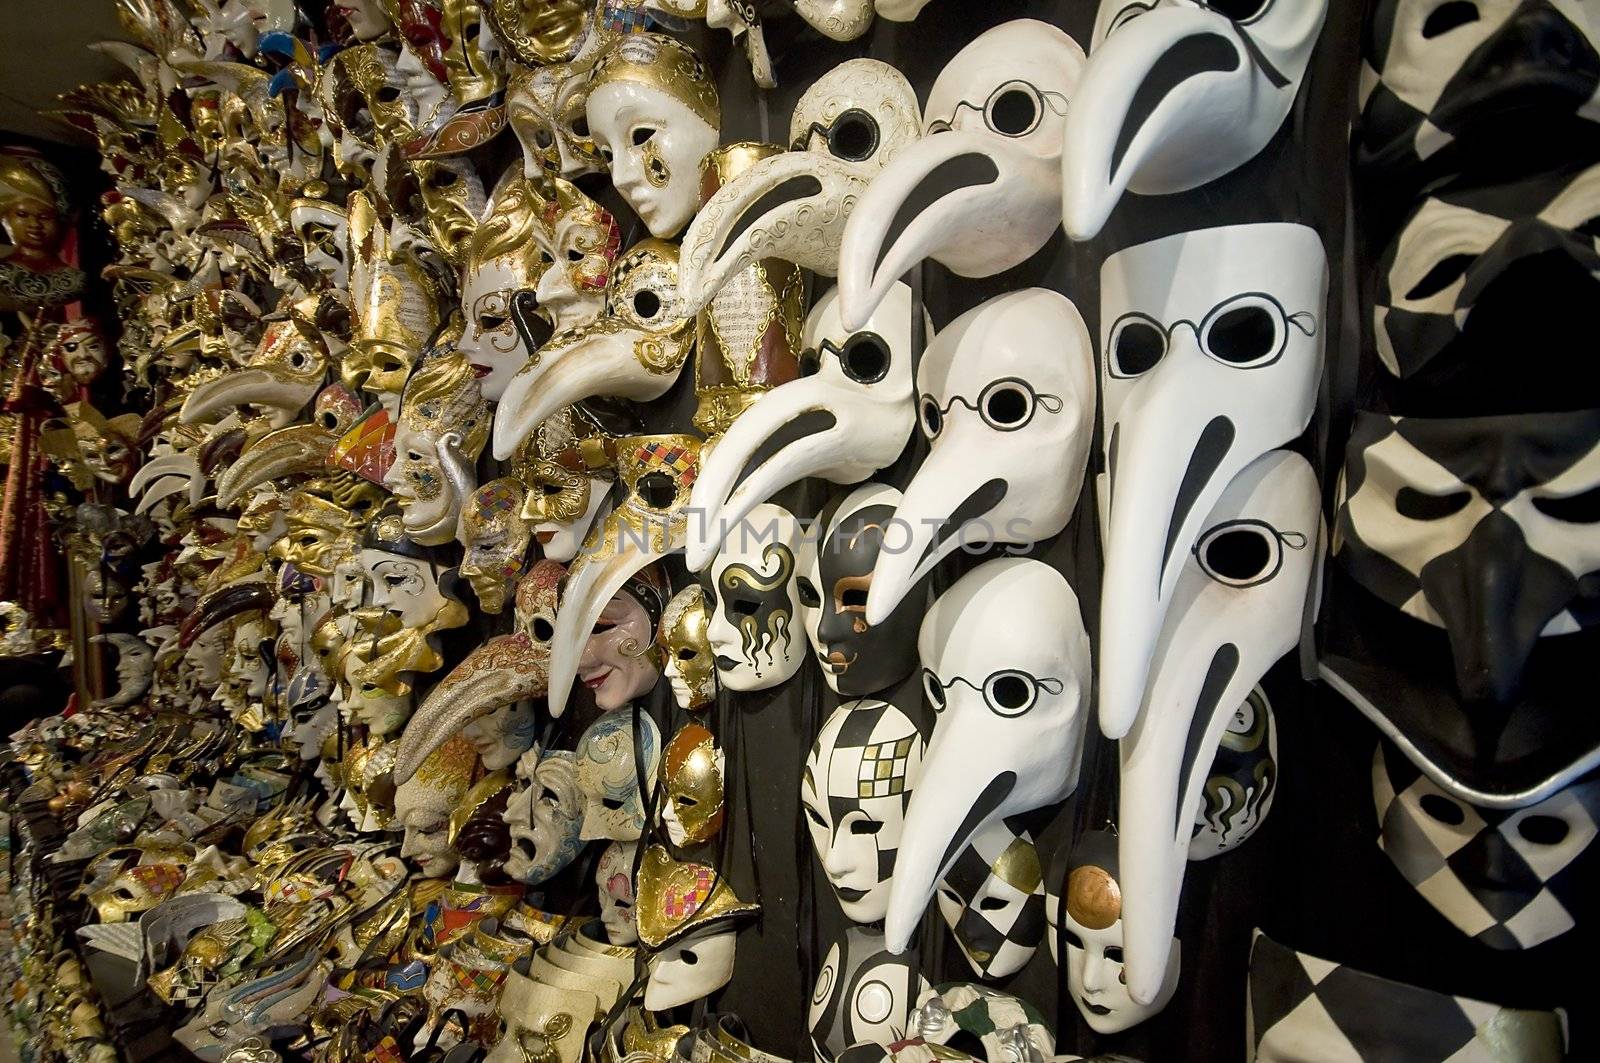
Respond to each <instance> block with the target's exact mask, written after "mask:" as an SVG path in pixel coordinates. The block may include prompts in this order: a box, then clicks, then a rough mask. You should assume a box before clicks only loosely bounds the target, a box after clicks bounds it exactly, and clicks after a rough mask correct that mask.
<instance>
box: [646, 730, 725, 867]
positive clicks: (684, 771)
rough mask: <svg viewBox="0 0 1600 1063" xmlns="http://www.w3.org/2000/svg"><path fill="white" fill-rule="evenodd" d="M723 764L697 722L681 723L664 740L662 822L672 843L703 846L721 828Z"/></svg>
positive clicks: (682, 845) (723, 758) (722, 759)
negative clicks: (676, 731)
mask: <svg viewBox="0 0 1600 1063" xmlns="http://www.w3.org/2000/svg"><path fill="white" fill-rule="evenodd" d="M725 764H726V758H725V757H724V755H723V752H722V750H720V749H718V748H717V742H716V739H715V738H714V737H713V736H712V734H711V732H710V731H708V730H706V729H705V728H704V727H701V726H700V725H699V724H697V723H686V724H684V725H683V726H682V727H680V728H679V729H678V733H677V734H675V735H673V736H672V741H670V742H668V743H667V749H666V753H665V754H664V755H663V756H662V760H661V788H662V790H663V791H664V797H663V803H662V805H661V821H662V823H663V824H664V825H665V826H666V828H667V839H668V840H669V841H671V842H672V844H673V845H676V846H678V847H679V848H682V847H684V846H686V845H702V844H704V843H705V842H708V841H710V840H711V839H712V838H714V837H716V835H717V832H718V831H720V830H721V829H722V805H723V790H722V775H723V769H724V766H725Z"/></svg>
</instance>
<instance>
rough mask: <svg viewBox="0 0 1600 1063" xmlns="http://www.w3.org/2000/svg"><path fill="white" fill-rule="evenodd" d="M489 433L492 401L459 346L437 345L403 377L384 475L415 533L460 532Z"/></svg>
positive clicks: (436, 536) (429, 540) (436, 539)
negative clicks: (390, 454) (392, 453)
mask: <svg viewBox="0 0 1600 1063" xmlns="http://www.w3.org/2000/svg"><path fill="white" fill-rule="evenodd" d="M488 439H489V404H488V402H487V401H485V400H484V397H483V393H482V391H481V389H480V386H479V377H478V374H477V372H476V370H475V369H474V368H473V366H472V363H471V362H469V361H468V360H467V356H466V355H465V354H463V353H461V352H460V351H458V350H455V349H454V348H450V347H439V348H435V349H434V350H433V351H432V352H430V353H429V354H428V355H427V356H426V357H424V358H423V359H422V362H421V363H420V364H419V365H418V366H417V369H416V371H415V372H414V373H412V374H411V379H410V380H408V381H407V382H406V388H405V393H404V396H403V397H402V399H401V402H400V421H399V424H398V425H397V427H396V429H395V437H394V447H395V461H394V464H393V465H391V466H390V467H389V471H388V472H387V473H385V474H384V478H383V482H384V486H386V487H388V488H389V489H390V490H391V491H392V492H394V496H395V499H396V500H397V501H398V502H399V504H400V514H401V517H400V520H401V524H402V525H403V526H404V528H405V534H406V535H407V536H408V537H409V538H410V539H411V540H413V541H414V542H417V543H420V544H422V545H424V546H442V545H444V544H445V543H448V542H451V541H452V540H454V539H455V538H456V531H457V527H458V525H459V523H460V520H461V507H462V505H463V504H464V503H465V502H466V500H467V498H468V497H469V496H470V495H471V494H472V492H473V491H474V490H475V489H476V487H477V468H476V466H477V460H478V455H479V454H480V453H482V452H483V447H484V444H485V443H486V442H488Z"/></svg>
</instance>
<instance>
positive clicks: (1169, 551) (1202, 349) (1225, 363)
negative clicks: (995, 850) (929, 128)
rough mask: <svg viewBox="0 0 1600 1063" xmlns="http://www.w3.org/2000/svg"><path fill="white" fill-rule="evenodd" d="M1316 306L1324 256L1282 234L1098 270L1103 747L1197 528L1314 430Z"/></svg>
mask: <svg viewBox="0 0 1600 1063" xmlns="http://www.w3.org/2000/svg"><path fill="white" fill-rule="evenodd" d="M1327 291H1328V270H1327V259H1326V256H1325V255H1324V254H1323V251H1322V242H1321V241H1320V240H1319V239H1318V238H1317V234H1316V233H1315V232H1314V231H1312V230H1311V229H1308V228H1306V227H1305V226H1302V225H1292V224H1265V225H1238V226H1230V227H1225V228H1220V229H1204V230H1200V231H1198V232H1191V233H1179V234H1177V235H1175V236H1169V237H1166V238H1164V239H1161V240H1156V241H1153V242H1151V243H1148V244H1140V245H1139V246H1137V247H1132V248H1129V249H1127V250H1125V251H1120V252H1118V253H1117V254H1115V255H1112V256H1111V257H1110V258H1109V259H1107V260H1106V263H1105V267H1104V268H1103V269H1102V270H1101V273H1100V299H1101V314H1100V335H1101V352H1102V366H1101V396H1102V403H1101V417H1102V424H1101V428H1102V445H1103V447H1104V448H1105V465H1104V468H1105V470H1106V472H1105V473H1104V474H1103V477H1102V483H1101V484H1100V487H1101V490H1100V504H1101V516H1102V520H1101V527H1102V529H1104V530H1103V532H1102V541H1103V542H1104V543H1105V577H1104V580H1103V582H1102V593H1101V607H1100V630H1102V631H1115V632H1117V638H1115V639H1108V640H1106V642H1105V644H1104V645H1103V646H1102V647H1101V652H1100V661H1099V683H1100V690H1099V693H1100V702H1099V703H1100V710H1099V711H1100V728H1101V730H1102V731H1104V732H1105V734H1106V736H1107V737H1109V738H1121V737H1122V736H1123V735H1124V734H1126V733H1127V731H1128V728H1129V727H1131V726H1132V725H1133V719H1134V716H1135V715H1136V714H1137V713H1138V710H1139V703H1140V698H1141V697H1142V696H1143V694H1144V690H1145V680H1146V678H1147V676H1148V675H1149V671H1150V663H1151V658H1152V655H1153V654H1154V652H1155V644H1156V639H1157V638H1158V637H1159V635H1160V633H1161V625H1162V620H1163V617H1164V616H1165V613H1166V610H1167V608H1168V606H1169V604H1170V603H1171V602H1172V600H1173V590H1174V588H1175V587H1176V586H1177V582H1178V575H1179V573H1180V572H1181V571H1182V570H1183V566H1184V560H1185V558H1186V556H1187V553H1186V551H1187V550H1188V548H1189V547H1190V546H1193V545H1194V544H1195V543H1196V542H1197V541H1198V539H1199V536H1200V531H1201V529H1202V527H1203V522H1204V521H1205V520H1206V517H1207V514H1209V513H1210V512H1211V510H1212V508H1213V507H1214V506H1215V505H1216V504H1217V500H1218V499H1219V498H1220V497H1221V496H1222V492H1223V491H1224V490H1225V489H1226V488H1227V486H1228V484H1230V483H1231V482H1232V481H1233V479H1234V478H1235V477H1236V476H1238V475H1239V473H1240V472H1241V471H1243V469H1244V468H1245V466H1247V465H1249V464H1250V463H1251V462H1252V461H1254V460H1255V459H1256V458H1258V457H1260V456H1261V455H1262V454H1265V453H1266V452H1267V451H1269V450H1271V449H1272V448H1274V447H1280V446H1283V445H1284V444H1285V443H1288V442H1289V441H1290V440H1292V439H1294V438H1295V437H1296V436H1298V435H1299V434H1300V433H1301V432H1303V431H1304V430H1305V427H1306V425H1307V424H1308V423H1309V422H1310V420H1311V413H1312V409H1313V408H1314V406H1315V403H1316V395H1317V381H1318V378H1319V377H1320V375H1321V372H1322V349H1323V334H1324V331H1325V330H1324V327H1323V326H1324V321H1323V306H1324V304H1325V302H1326V299H1327ZM1245 689H1246V690H1248V689H1249V688H1248V687H1246V688H1245ZM1242 698H1243V693H1242V692H1241V694H1240V696H1239V699H1242ZM1234 704H1237V700H1236V701H1235V702H1234ZM1186 807H1187V806H1186Z"/></svg>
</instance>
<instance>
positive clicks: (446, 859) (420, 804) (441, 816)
mask: <svg viewBox="0 0 1600 1063" xmlns="http://www.w3.org/2000/svg"><path fill="white" fill-rule="evenodd" d="M477 768H478V751H477V750H475V749H474V748H473V747H472V743H471V742H468V741H467V740H466V739H465V738H462V737H461V736H460V735H456V736H455V737H453V738H451V739H449V740H448V741H446V742H445V743H444V744H443V745H441V746H439V747H438V748H437V749H435V750H434V751H433V752H432V753H430V754H428V756H427V757H426V758H425V759H424V760H423V761H422V764H421V765H420V766H419V767H418V768H417V770H416V773H415V774H414V775H412V776H411V777H410V778H409V779H407V780H406V781H405V782H403V783H401V784H400V786H399V788H398V789H397V790H396V792H395V816H396V819H397V821H398V822H399V824H400V825H401V826H403V827H404V828H405V843H404V845H403V846H402V847H401V850H400V855H401V856H403V857H405V858H407V859H409V860H410V861H411V862H412V864H413V866H415V867H416V869H417V873H418V875H420V876H421V877H423V878H443V877H445V876H447V875H449V874H450V872H452V871H454V870H455V868H456V865H457V863H459V857H457V855H456V853H455V851H454V849H453V848H452V847H451V845H450V837H449V831H450V813H451V811H452V810H453V809H455V808H457V807H458V806H459V805H460V804H461V803H462V801H463V799H464V798H465V797H466V795H467V791H468V790H470V789H471V788H472V784H473V782H474V781H475V776H476V774H477Z"/></svg>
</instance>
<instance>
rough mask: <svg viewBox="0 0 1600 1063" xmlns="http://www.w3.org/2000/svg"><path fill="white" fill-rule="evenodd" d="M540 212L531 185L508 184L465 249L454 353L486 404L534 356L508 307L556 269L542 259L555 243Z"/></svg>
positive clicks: (541, 205)
mask: <svg viewBox="0 0 1600 1063" xmlns="http://www.w3.org/2000/svg"><path fill="white" fill-rule="evenodd" d="M545 208H546V200H545V198H544V196H542V195H540V193H539V191H538V189H537V188H536V187H535V186H534V184H533V183H532V182H531V181H527V180H523V181H516V180H513V181H510V182H508V183H507V184H505V185H504V186H503V187H502V188H500V189H499V191H498V193H497V194H496V195H495V198H494V202H493V204H491V206H490V208H489V213H488V216H487V217H485V218H484V219H483V222H482V223H481V224H480V225H479V226H478V227H477V229H475V230H474V231H473V233H472V239H471V240H470V241H469V242H468V244H467V248H466V256H465V262H464V263H463V265H462V270H461V316H462V320H463V322H464V328H463V330H462V333H461V339H460V340H458V341H457V343H456V349H457V350H459V351H460V352H461V353H462V354H463V355H464V356H465V357H466V358H467V359H468V360H469V361H471V363H472V366H473V368H474V369H476V370H477V371H478V372H479V374H480V377H479V379H480V382H481V383H480V386H481V387H482V389H483V397H484V398H485V399H487V400H488V401H490V402H499V401H500V399H501V398H502V397H503V396H504V395H505V390H506V387H507V386H508V385H509V384H510V383H511V378H512V377H514V376H516V374H517V371H518V370H520V369H521V368H522V367H523V365H525V364H526V363H527V361H528V359H529V357H531V356H532V354H533V350H532V349H530V348H529V347H527V346H526V345H525V344H524V343H523V339H522V336H521V335H520V334H519V333H518V331H517V327H516V322H515V321H514V320H513V319H512V308H511V304H512V300H513V299H514V298H515V297H516V295H517V293H518V292H521V291H531V290H535V289H537V288H538V287H539V285H540V284H541V283H542V282H543V279H544V274H545V273H546V272H548V271H549V270H550V269H552V268H555V267H554V264H553V263H552V262H551V261H550V258H549V257H547V256H550V253H551V252H552V251H553V250H554V248H555V239H554V236H553V234H552V233H551V232H550V228H549V221H548V219H547V217H546V212H545Z"/></svg>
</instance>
